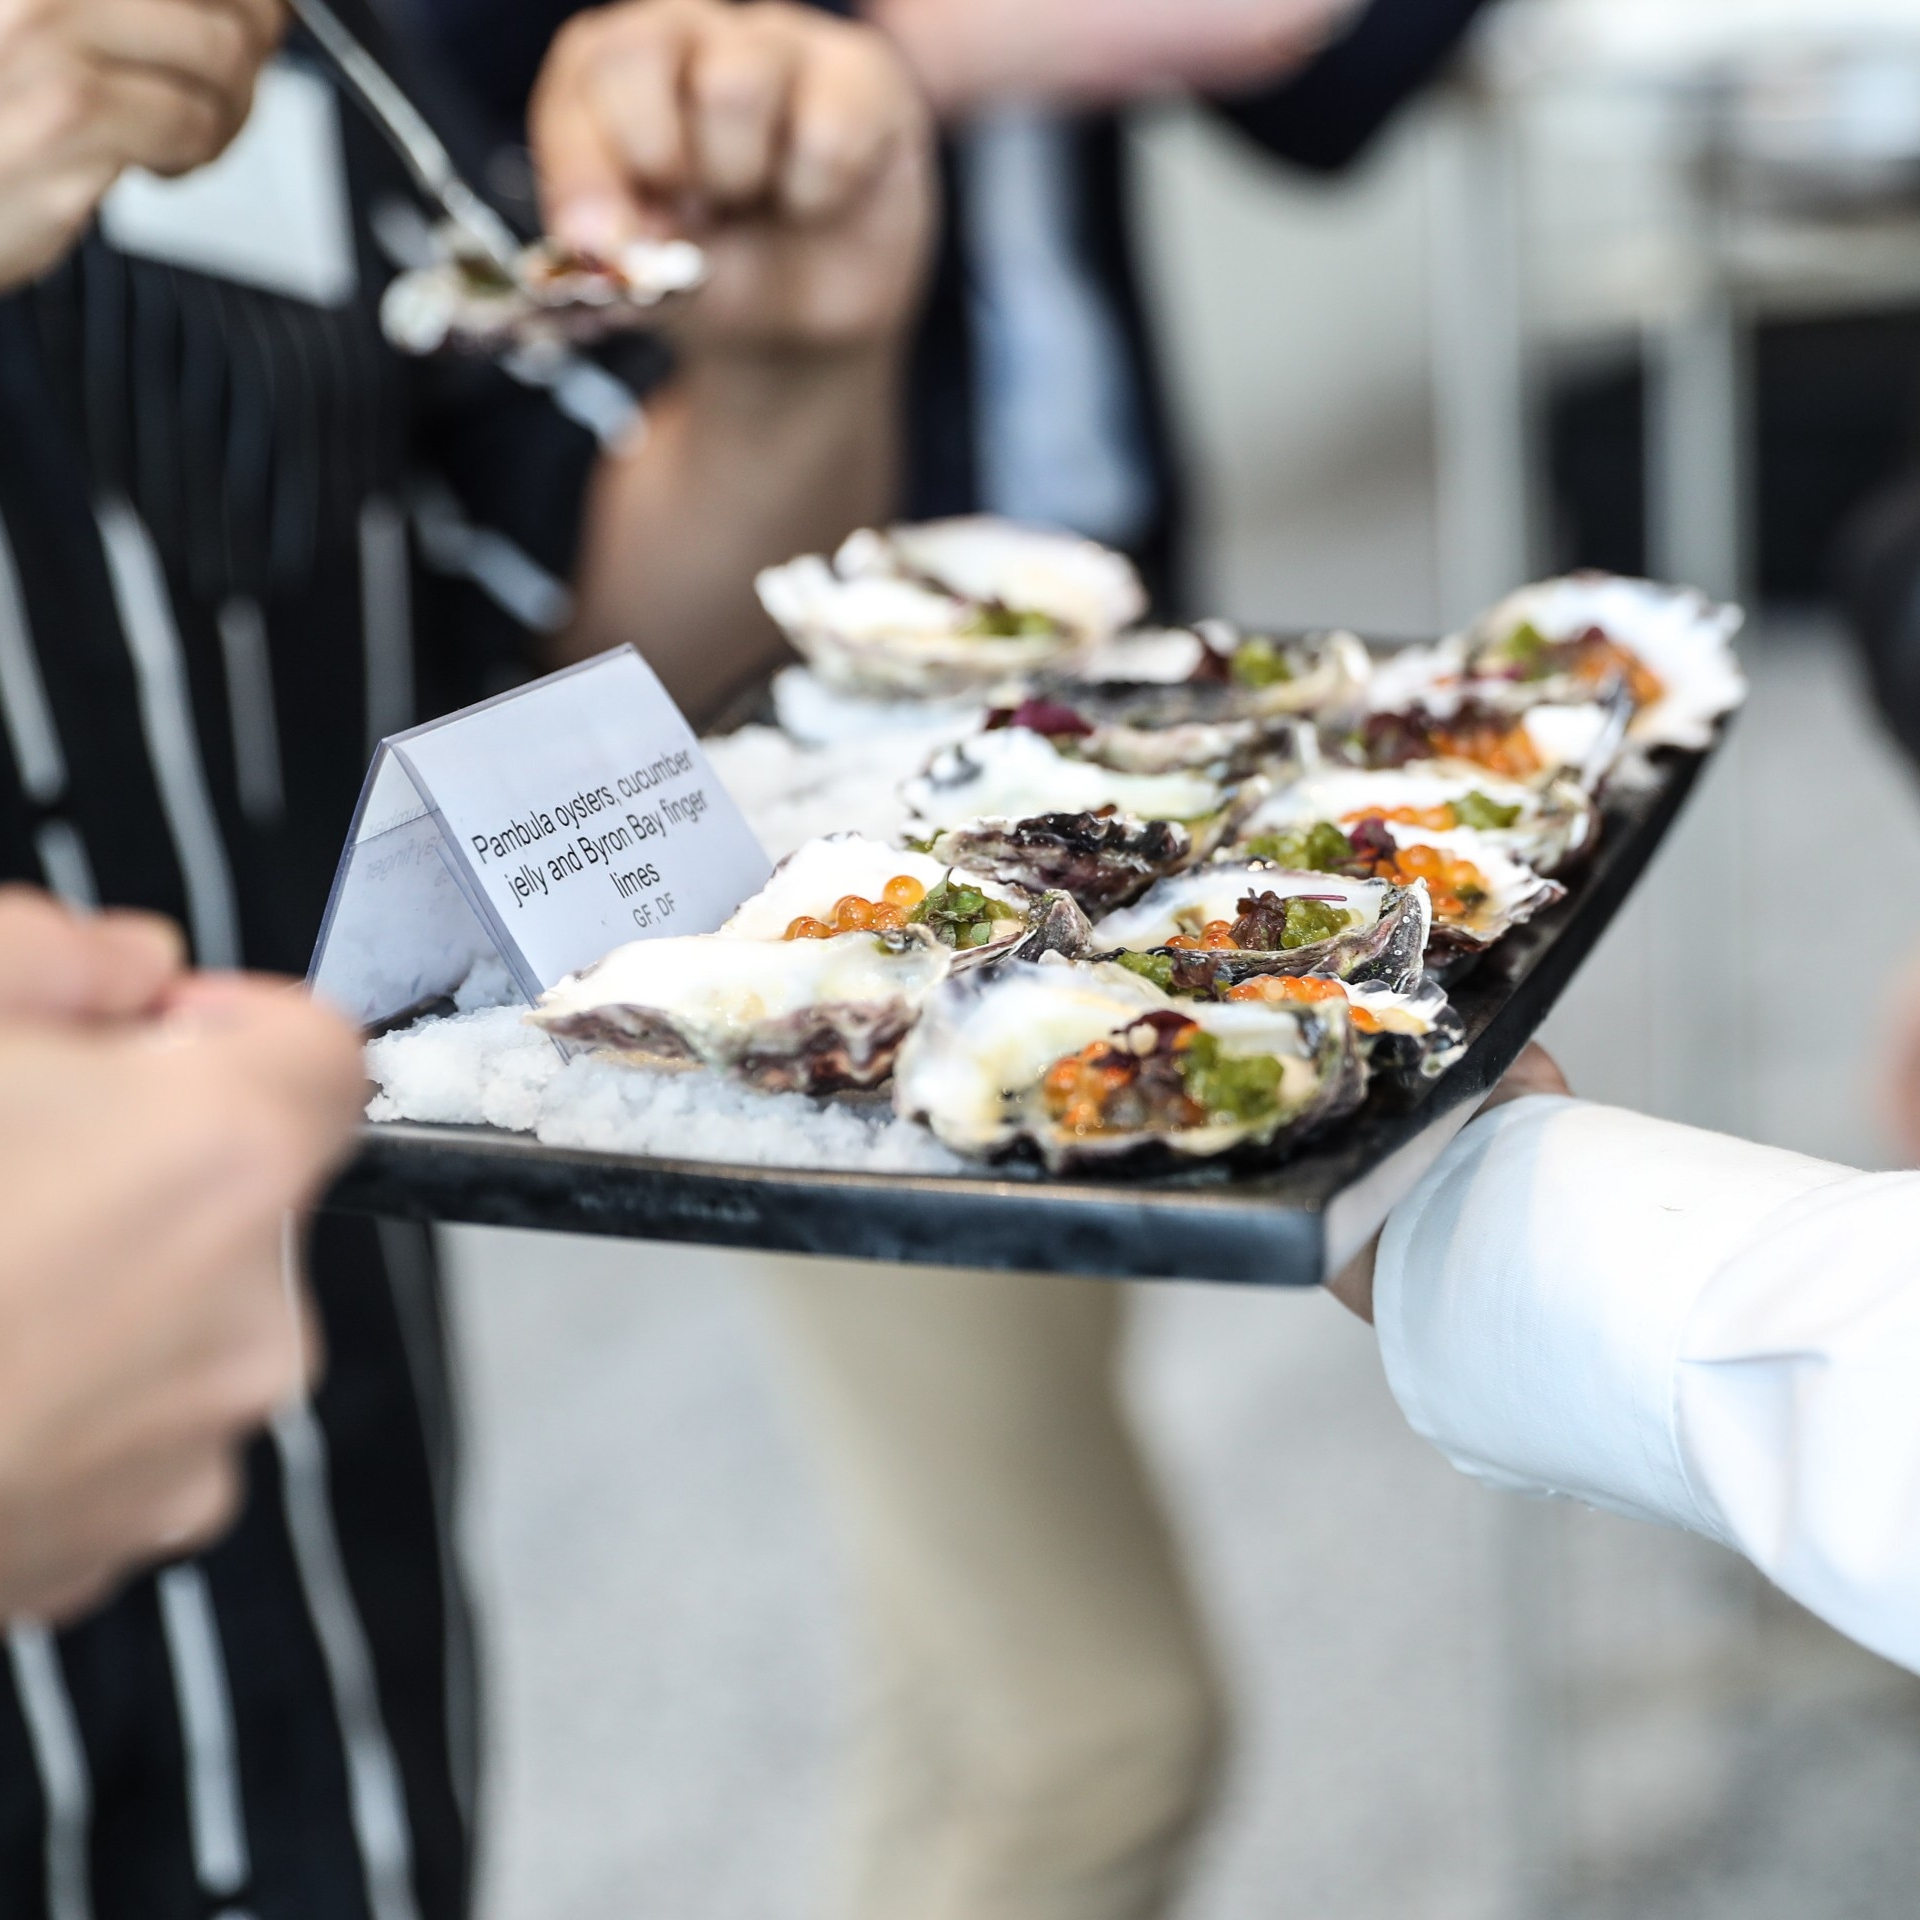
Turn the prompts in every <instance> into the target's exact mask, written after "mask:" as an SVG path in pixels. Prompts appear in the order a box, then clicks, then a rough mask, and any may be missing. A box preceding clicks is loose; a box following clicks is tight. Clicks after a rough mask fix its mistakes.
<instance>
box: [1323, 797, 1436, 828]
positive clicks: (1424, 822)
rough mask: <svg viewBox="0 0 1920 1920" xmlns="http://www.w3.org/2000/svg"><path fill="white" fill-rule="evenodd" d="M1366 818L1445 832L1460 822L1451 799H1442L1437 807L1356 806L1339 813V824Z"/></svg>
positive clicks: (1347, 825) (1349, 824) (1348, 825)
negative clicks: (1344, 812) (1348, 811)
mask: <svg viewBox="0 0 1920 1920" xmlns="http://www.w3.org/2000/svg"><path fill="white" fill-rule="evenodd" d="M1368 819H1372V820H1390V821H1392V823H1393V824H1394V825H1395V826H1398V827H1425V828H1427V829H1428V831H1429V832H1434V833H1445V832H1447V831H1448V830H1449V829H1450V828H1453V827H1457V826H1458V825H1459V824H1460V816H1459V815H1458V814H1457V813H1455V812H1454V810H1453V802H1452V801H1451V800H1443V801H1441V803H1440V804H1439V805H1438V806H1437V807H1356V808H1355V809H1354V810H1353V812H1351V813H1347V814H1342V815H1341V817H1340V824H1341V825H1342V826H1343V827H1350V826H1352V825H1353V824H1354V822H1355V821H1356V820H1368Z"/></svg>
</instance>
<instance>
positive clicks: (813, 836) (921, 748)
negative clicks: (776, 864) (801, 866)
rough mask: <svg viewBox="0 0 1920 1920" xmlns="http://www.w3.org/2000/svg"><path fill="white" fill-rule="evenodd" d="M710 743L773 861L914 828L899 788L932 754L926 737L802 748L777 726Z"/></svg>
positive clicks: (717, 768) (718, 768)
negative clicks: (832, 842) (850, 836)
mask: <svg viewBox="0 0 1920 1920" xmlns="http://www.w3.org/2000/svg"><path fill="white" fill-rule="evenodd" d="M705 745H706V749H707V757H708V759H709V760H711V761H712V763H713V770H714V772H715V773H717V774H718V775H719V776H720V781H721V784H722V785H723V786H724V787H725V788H726V790H727V791H728V792H729V793H730V794H732V795H733V797H734V799H735V800H736V801H737V802H738V803H739V806H740V811H741V812H742V813H744V814H745V815H746V816H747V819H748V822H749V823H750V824H751V825H752V827H753V830H754V832H755V833H757V834H758V835H759V836H760V844H761V845H762V846H763V847H765V848H766V850H767V856H768V858H769V859H773V860H783V859H785V858H786V856H787V855H788V854H790V853H791V852H792V851H793V850H794V849H795V848H796V847H800V846H804V845H805V844H806V843H807V842H808V841H809V840H818V839H820V838H821V837H822V836H824V835H826V834H829V833H864V834H866V835H867V836H868V837H869V838H871V839H875V840H892V839H895V838H897V837H898V835H899V833H900V831H901V829H902V828H903V827H904V826H905V825H906V824H907V808H906V803H905V802H904V801H903V800H902V799H901V798H900V783H901V782H902V781H903V780H905V779H907V778H909V777H910V776H911V775H913V774H916V773H918V772H919V771H920V769H921V767H922V766H923V765H924V764H925V763H926V758H927V754H928V752H929V748H928V744H927V736H926V735H925V734H919V735H909V736H907V737H906V738H904V739H902V738H898V737H895V738H888V737H887V736H885V735H879V736H876V737H875V738H872V739H867V740H860V741H857V742H852V743H848V744H846V745H843V746H841V747H839V748H832V747H803V746H800V745H799V744H797V743H796V742H795V741H792V740H789V739H788V738H787V736H786V735H785V734H784V733H782V732H780V731H779V729H778V728H776V727H742V728H741V729H740V730H739V732H737V733H730V734H727V735H725V736H724V737H722V738H721V739H718V740H709V741H707V742H706V743H705Z"/></svg>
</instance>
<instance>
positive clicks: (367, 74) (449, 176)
mask: <svg viewBox="0 0 1920 1920" xmlns="http://www.w3.org/2000/svg"><path fill="white" fill-rule="evenodd" d="M287 7H288V10H289V11H290V12H291V13H292V14H293V17H294V18H295V19H296V20H298V21H299V22H300V24H301V25H302V26H303V27H305V28H306V30H307V31H308V32H309V33H310V34H312V36H313V37H314V39H315V40H316V41H318V42H319V45H320V50H321V52H323V53H324V54H325V55H326V56H327V58H328V59H329V60H330V61H332V62H333V65H334V68H335V69H336V71H337V72H338V73H339V75H340V77H341V79H343V80H344V81H345V82H346V83H347V85H348V86H349V87H350V88H352V90H353V92H354V95H355V97H356V98H357V99H358V100H359V102H360V104H361V105H362V106H363V107H364V108H365V109H366V111H367V114H368V116H369V117H370V118H371V119H372V121H373V123H374V124H375V125H376V126H377V127H378V128H379V129H380V131H381V132H382V133H384V134H385V135H386V136H387V138H388V140H389V141H391V142H392V144H393V148H394V151H395V152H396V153H398V154H399V156H400V158H401V159H402V160H404V161H405V162H406V165H407V171H408V172H409V173H411V174H412V175H413V177H414V181H415V183H416V184H417V185H418V186H419V188H420V191H421V192H422V193H424V194H425V195H426V196H427V198H428V199H429V200H431V201H433V202H434V204H435V205H436V206H438V207H439V208H440V210H441V211H442V212H443V213H444V214H445V215H446V216H447V218H448V219H449V220H451V221H452V222H453V224H454V225H455V226H456V227H458V228H459V229H460V231H461V233H463V234H464V235H465V236H466V237H467V238H468V239H470V240H471V241H472V242H473V244H474V245H475V247H477V248H478V249H479V250H480V251H481V252H482V253H484V254H485V255H486V257H487V258H488V259H489V260H491V261H492V262H493V264H494V265H495V266H497V267H498V268H499V269H500V271H501V272H502V273H503V274H505V275H506V276H507V278H508V280H509V281H511V282H512V283H513V285H515V286H520V285H522V284H524V275H523V273H522V270H521V265H520V255H521V243H520V241H519V239H518V237H517V236H516V235H515V233H514V231H513V229H512V228H511V227H509V226H508V225H507V223H506V222H505V221H504V220H503V219H501V217H500V216H499V214H497V213H496V212H494V210H493V208H492V207H490V206H489V205H488V204H487V203H486V201H485V200H483V199H482V198H481V197H480V195H479V194H477V193H476V192H475V191H474V190H473V188H472V187H470V186H469V185H468V184H467V182H466V180H465V179H464V177H463V176H462V175H461V172H460V169H459V168H458V167H456V166H455V165H454V163H453V155H452V154H450V153H449V152H448V151H447V149H446V145H445V143H444V142H443V141H442V140H441V138H440V136H439V135H438V134H437V133H435V132H434V130H433V129H432V128H431V127H430V126H428V124H427V121H426V116H425V115H424V114H422V113H421V111H420V109H419V108H418V107H416V106H415V105H414V104H413V102H412V101H411V100H410V99H408V98H407V95H406V93H405V91H404V90H403V89H402V88H401V86H400V83H399V82H398V81H397V80H395V79H394V78H393V76H392V75H391V74H390V73H388V72H387V70H386V68H385V67H383V66H382V65H381V64H380V62H379V61H378V60H376V59H375V58H374V57H373V55H372V54H370V53H369V52H368V51H367V49H366V48H365V47H364V46H363V45H362V44H361V42H360V40H359V37H358V36H357V35H356V34H355V33H354V32H353V30H352V29H351V28H350V27H348V26H347V25H346V23H345V22H344V21H342V20H341V18H340V16H339V15H338V14H337V13H335V12H334V10H333V9H332V7H330V6H329V5H328V4H327V0H287Z"/></svg>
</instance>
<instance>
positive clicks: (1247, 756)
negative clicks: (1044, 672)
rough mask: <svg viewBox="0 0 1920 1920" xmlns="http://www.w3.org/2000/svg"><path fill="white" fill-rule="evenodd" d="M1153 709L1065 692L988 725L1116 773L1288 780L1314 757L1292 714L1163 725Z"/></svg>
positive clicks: (1100, 694) (1002, 712)
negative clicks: (1035, 738)
mask: <svg viewBox="0 0 1920 1920" xmlns="http://www.w3.org/2000/svg"><path fill="white" fill-rule="evenodd" d="M1147 691H1148V692H1150V693H1160V692H1163V691H1172V690H1171V689H1160V688H1152V689H1148V690H1147ZM1180 691H1184V689H1181V690H1180ZM1215 691H1219V689H1215ZM1151 705H1152V703H1151V702H1145V701H1142V702H1131V703H1122V702H1120V701H1115V700H1113V699H1112V698H1111V690H1110V689H1106V688H1094V687H1089V688H1084V689H1079V690H1077V692H1076V690H1075V689H1073V688H1071V687H1067V688H1062V689H1061V690H1060V691H1059V693H1058V694H1057V695H1052V696H1049V695H1038V694H1036V695H1030V696H1029V697H1028V698H1027V699H1025V700H1023V701H1021V702H1020V704H1019V705H1018V706H1017V707H1002V708H999V709H997V710H996V711H995V712H994V713H992V714H990V715H989V716H988V720H987V725H988V728H989V730H992V731H998V730H999V729H1001V728H1004V727H1017V728H1023V729H1025V730H1026V731H1028V732H1030V733H1037V734H1040V735H1042V736H1043V737H1044V738H1046V739H1047V740H1048V741H1049V742H1050V743H1051V744H1052V746H1053V748H1054V751H1055V752H1057V753H1060V754H1063V755H1065V756H1066V758H1068V759H1070V760H1090V761H1092V762H1093V764H1094V765H1095V766H1099V767H1106V768H1108V769H1109V770H1110V771H1112V772H1114V773H1145V774H1162V773H1198V774H1203V775H1205V776H1206V777H1207V778H1209V779H1212V780H1216V781H1223V782H1224V781H1228V780H1241V779H1245V778H1246V777H1247V776H1248V775H1250V774H1255V773H1264V774H1267V775H1270V776H1272V777H1275V778H1279V777H1283V776H1284V777H1287V778H1292V777H1293V776H1295V775H1297V774H1298V773H1299V772H1300V771H1301V770H1302V768H1303V767H1305V766H1307V765H1308V764H1309V763H1310V762H1312V761H1314V760H1316V759H1317V758H1318V752H1319V748H1318V743H1317V741H1316V740H1315V737H1314V734H1313V729H1312V725H1311V723H1310V722H1308V721H1303V720H1300V719H1297V718H1295V717H1294V716H1293V715H1291V714H1246V715H1235V714H1233V713H1231V712H1226V711H1223V712H1222V713H1221V714H1220V715H1219V717H1217V718H1211V719H1200V718H1198V717H1193V718H1187V719H1178V720H1164V721H1163V720H1160V719H1157V718H1154V717H1151ZM1102 708H1119V709H1120V712H1121V715H1122V717H1118V718H1109V717H1103V715H1102Z"/></svg>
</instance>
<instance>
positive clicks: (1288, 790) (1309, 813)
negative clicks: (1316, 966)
mask: <svg viewBox="0 0 1920 1920" xmlns="http://www.w3.org/2000/svg"><path fill="white" fill-rule="evenodd" d="M1369 814H1379V815H1381V816H1382V817H1384V818H1385V819H1386V820H1387V821H1388V822H1390V823H1403V822H1404V824H1407V825H1409V826H1414V827H1419V828H1425V829H1429V830H1443V831H1444V830H1451V829H1453V828H1457V827H1462V826H1470V827H1472V828H1474V829H1475V831H1477V832H1478V833H1480V834H1481V835H1482V837H1483V838H1484V840H1485V841H1486V843H1487V844H1488V845H1490V846H1493V847H1497V848H1498V849H1499V850H1500V851H1501V852H1503V853H1506V854H1509V855H1511V856H1512V857H1513V858H1514V859H1516V860H1519V861H1522V862H1524V863H1525V864H1526V865H1527V866H1530V867H1532V868H1533V869H1534V870H1535V871H1536V872H1538V873H1548V874H1550V873H1553V872H1555V871H1557V870H1558V869H1560V868H1562V867H1565V866H1567V865H1569V864H1570V863H1571V862H1572V861H1573V860H1575V859H1576V858H1577V857H1579V856H1580V855H1581V854H1584V853H1586V852H1588V851H1589V850H1590V849H1591V847H1592V844H1593V842H1594V840H1595V838H1596V837H1597V834H1598V830H1599V818H1598V815H1597V813H1596V811H1595V808H1594V804H1593V800H1592V798H1591V797H1590V796H1589V795H1588V794H1587V793H1585V792H1584V791H1583V790H1582V789H1581V788H1580V786H1579V785H1578V784H1577V783H1576V782H1574V781H1571V780H1557V781H1552V782H1549V783H1548V784H1546V785H1544V786H1541V785H1535V784H1528V783H1527V782H1524V781H1519V780H1506V779H1502V778H1501V777H1500V776H1499V775H1497V774H1493V773H1489V772H1488V771H1487V770H1486V769H1485V768H1483V767H1475V766H1466V765H1461V764H1458V763H1447V762H1439V761H1427V762H1423V763H1419V764H1415V765H1410V766H1405V767H1372V768H1366V767H1327V768H1324V769H1322V770H1321V771H1320V772H1318V773H1313V774H1309V775H1308V776H1307V777H1306V778H1305V779H1302V780H1297V781H1295V782H1294V783H1293V785H1291V786H1288V787H1282V788H1281V789H1280V790H1279V791H1278V792H1275V793H1272V794H1269V795H1268V796H1267V797H1266V798H1265V799H1263V800H1262V801H1261V802H1260V804H1259V806H1258V807H1256V808H1255V809H1254V810H1253V812H1252V813H1251V814H1250V815H1249V817H1248V819H1247V821H1246V824H1245V825H1244V826H1243V827H1242V828H1241V829H1240V832H1239V834H1238V836H1237V838H1236V841H1235V848H1236V851H1238V850H1240V849H1246V848H1258V847H1259V845H1260V843H1261V842H1263V841H1266V840H1269V839H1270V838H1271V837H1274V836H1279V835H1282V834H1285V833H1287V832H1289V831H1299V830H1303V829H1305V828H1308V827H1311V826H1312V825H1314V824H1315V823H1316V822H1318V821H1323V820H1324V821H1328V822H1331V823H1332V824H1333V825H1335V826H1338V827H1342V828H1345V827H1349V826H1352V825H1353V824H1355V823H1356V822H1358V821H1360V820H1362V819H1364V818H1366V817H1367V816H1368V815H1369ZM1409 816H1411V817H1409ZM1265 857H1267V858H1273V859H1278V858H1281V857H1283V856H1282V855H1281V853H1280V852H1279V850H1278V848H1277V847H1276V848H1269V849H1266V850H1265Z"/></svg>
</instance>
